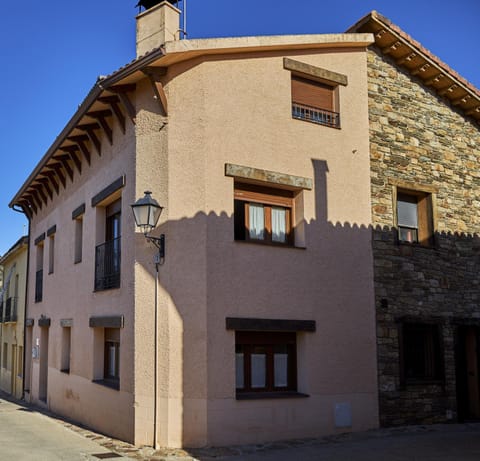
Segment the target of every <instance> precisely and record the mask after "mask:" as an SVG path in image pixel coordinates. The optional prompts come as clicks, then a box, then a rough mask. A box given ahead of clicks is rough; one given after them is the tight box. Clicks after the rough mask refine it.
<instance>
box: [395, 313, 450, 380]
mask: <svg viewBox="0 0 480 461" xmlns="http://www.w3.org/2000/svg"><path fill="white" fill-rule="evenodd" d="M415 335H417V338H414V336H415ZM419 336H421V339H420V341H424V345H425V347H424V348H423V350H421V349H419V348H418V347H417V348H415V350H414V348H412V347H409V343H412V342H414V343H415V342H418V337H419ZM427 342H429V343H430V348H431V350H428V346H427ZM421 354H423V358H424V370H423V372H420V373H419V372H409V371H408V370H409V368H410V369H411V368H412V367H410V365H411V364H412V362H416V364H415V365H414V367H418V360H419V357H420V356H421ZM399 357H400V384H401V387H405V386H406V385H408V384H430V383H434V384H435V383H443V382H444V380H445V373H444V358H443V347H442V330H441V326H440V325H439V324H435V323H422V322H403V323H401V324H400V326H399ZM428 369H430V370H431V371H428Z"/></svg>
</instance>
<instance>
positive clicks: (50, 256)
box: [48, 235, 55, 274]
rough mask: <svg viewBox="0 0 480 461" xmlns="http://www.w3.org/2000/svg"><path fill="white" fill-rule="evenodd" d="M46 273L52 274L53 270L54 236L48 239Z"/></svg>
mask: <svg viewBox="0 0 480 461" xmlns="http://www.w3.org/2000/svg"><path fill="white" fill-rule="evenodd" d="M48 241H49V245H48V273H49V274H53V271H54V269H55V235H50V237H49V238H48Z"/></svg>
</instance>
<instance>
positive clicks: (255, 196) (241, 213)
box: [234, 183, 293, 245]
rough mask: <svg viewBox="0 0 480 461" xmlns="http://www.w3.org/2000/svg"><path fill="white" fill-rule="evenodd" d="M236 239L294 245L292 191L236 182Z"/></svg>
mask: <svg viewBox="0 0 480 461" xmlns="http://www.w3.org/2000/svg"><path fill="white" fill-rule="evenodd" d="M234 197H235V215H234V224H235V240H247V241H251V242H258V243H269V244H279V245H293V226H292V222H293V216H292V208H293V192H292V191H290V190H285V189H273V188H269V187H264V186H257V185H253V184H243V183H235V194H234Z"/></svg>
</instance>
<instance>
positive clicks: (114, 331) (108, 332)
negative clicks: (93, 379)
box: [103, 328, 120, 389]
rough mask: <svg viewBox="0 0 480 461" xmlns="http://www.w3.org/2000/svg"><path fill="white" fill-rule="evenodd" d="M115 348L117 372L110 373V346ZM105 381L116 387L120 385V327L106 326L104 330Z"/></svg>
mask: <svg viewBox="0 0 480 461" xmlns="http://www.w3.org/2000/svg"><path fill="white" fill-rule="evenodd" d="M112 346H113V347H114V348H115V372H114V374H113V375H111V374H110V347H112ZM103 381H104V383H105V384H108V385H110V386H111V387H114V388H117V389H118V388H119V386H120V329H119V328H105V330H104V359H103Z"/></svg>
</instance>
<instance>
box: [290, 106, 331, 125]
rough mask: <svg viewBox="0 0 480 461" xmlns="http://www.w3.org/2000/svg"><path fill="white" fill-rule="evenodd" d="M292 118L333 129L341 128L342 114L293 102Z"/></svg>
mask: <svg viewBox="0 0 480 461" xmlns="http://www.w3.org/2000/svg"><path fill="white" fill-rule="evenodd" d="M292 117H293V118H296V119H299V120H306V121H307V122H313V123H318V124H319V125H327V126H331V127H333V128H340V114H339V113H338V112H332V111H330V110H326V109H319V108H318V107H310V106H305V105H304V104H299V103H296V102H292Z"/></svg>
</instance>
